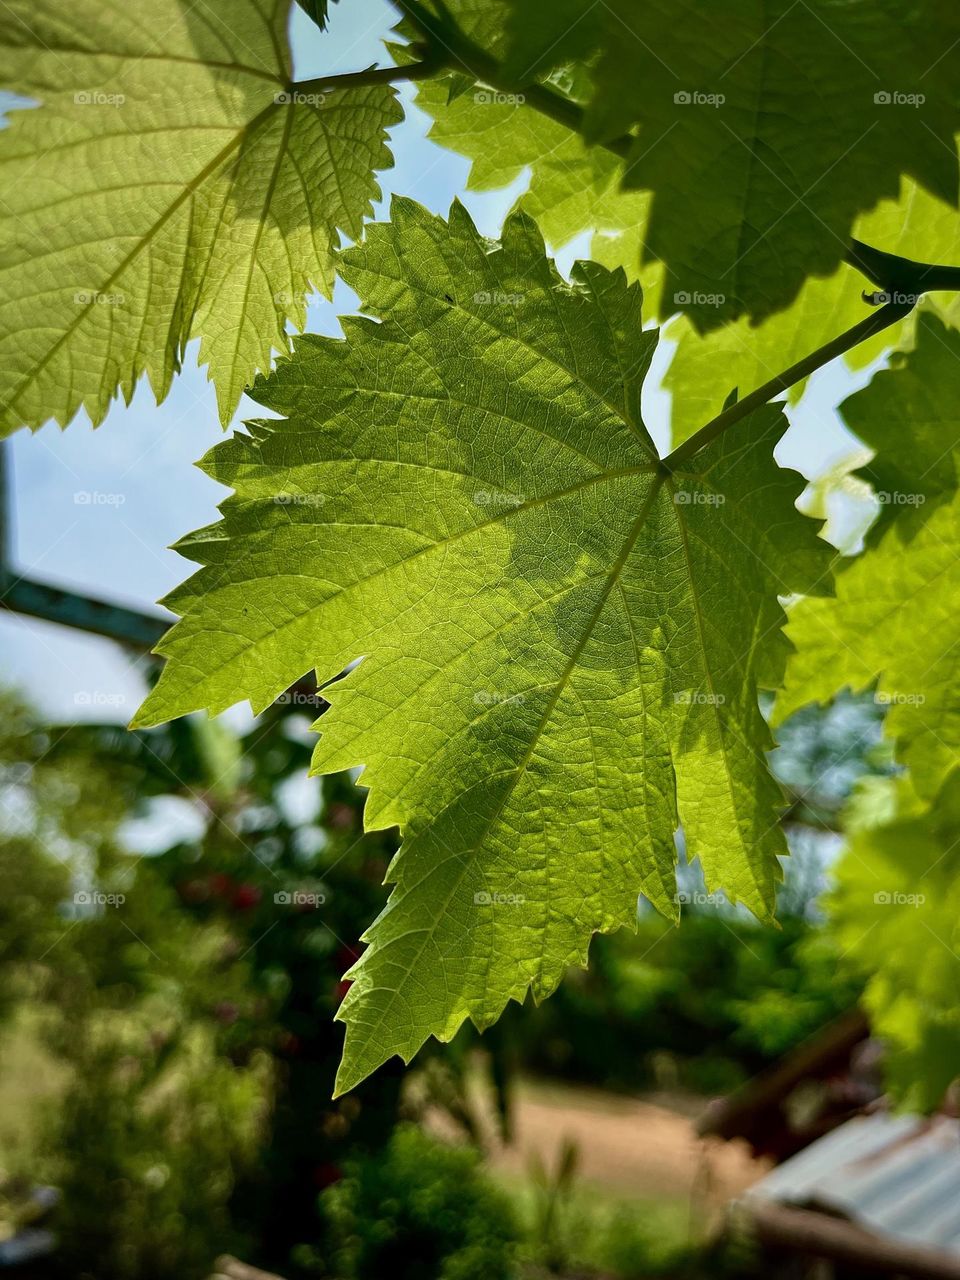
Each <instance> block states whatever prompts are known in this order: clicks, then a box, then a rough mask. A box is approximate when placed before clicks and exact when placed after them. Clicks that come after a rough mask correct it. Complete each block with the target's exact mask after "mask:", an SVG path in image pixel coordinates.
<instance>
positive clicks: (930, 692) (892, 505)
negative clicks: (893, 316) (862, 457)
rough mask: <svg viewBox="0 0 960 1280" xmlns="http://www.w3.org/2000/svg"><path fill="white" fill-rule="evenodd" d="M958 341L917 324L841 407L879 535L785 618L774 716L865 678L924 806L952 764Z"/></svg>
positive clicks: (959, 586) (959, 546)
mask: <svg viewBox="0 0 960 1280" xmlns="http://www.w3.org/2000/svg"><path fill="white" fill-rule="evenodd" d="M958 405H960V334H958V333H957V332H956V330H953V329H947V328H945V327H944V326H943V325H942V324H941V323H940V321H939V320H937V319H936V318H935V317H933V316H931V315H925V316H923V317H922V318H921V321H920V324H919V326H918V340H917V346H916V348H915V350H914V351H913V352H911V353H909V354H907V355H901V356H900V357H899V358H898V365H897V367H896V368H894V369H890V370H885V371H882V372H880V373H878V374H877V375H876V376H875V377H874V379H873V381H872V382H871V383H870V385H869V387H867V388H865V389H864V390H863V391H860V392H857V394H856V395H854V396H852V397H850V399H848V400H847V401H846V402H845V403H844V405H843V406H842V413H843V415H844V417H845V419H846V421H847V423H848V425H849V426H850V427H851V428H852V429H853V430H854V431H855V432H856V433H857V435H858V436H860V438H861V439H862V440H863V441H864V442H865V443H866V444H868V445H870V446H871V448H873V449H875V450H877V454H876V457H875V458H874V459H873V460H872V461H871V462H870V463H869V465H868V467H867V468H866V469H865V470H863V471H861V473H860V474H861V475H866V476H867V477H869V478H870V479H871V480H872V481H873V482H874V484H875V485H876V486H877V487H878V492H879V496H880V499H881V513H882V515H881V519H880V522H879V526H878V528H879V531H880V532H879V536H877V535H874V536H872V537H871V538H869V539H868V549H867V550H866V551H865V552H864V553H863V554H862V555H861V556H859V557H858V558H857V559H855V560H853V561H852V562H851V563H850V564H849V566H848V567H847V568H846V569H845V570H844V571H843V572H842V573H840V574H838V576H837V585H836V590H837V594H836V597H835V598H834V599H821V600H802V601H800V602H799V603H798V604H797V605H796V606H795V607H794V608H793V609H792V610H791V612H790V622H789V626H788V635H789V637H790V639H791V640H792V642H793V645H794V652H793V654H792V656H791V659H790V663H789V666H788V670H787V679H786V683H785V687H784V689H783V692H782V693H781V694H780V696H779V698H778V700H777V717H778V719H783V718H785V717H786V716H787V715H789V714H790V712H791V711H793V710H795V709H796V708H797V707H800V706H803V705H804V704H805V703H807V702H811V701H817V702H826V701H827V700H828V699H829V698H830V697H832V695H833V694H834V693H835V692H836V691H837V690H838V689H840V688H842V687H844V686H845V685H849V686H850V687H851V688H852V689H855V690H859V689H864V688H866V687H868V686H869V685H870V684H872V683H873V682H874V681H875V680H876V681H877V682H878V683H877V694H876V696H877V699H878V701H880V702H881V703H883V705H885V706H888V707H889V712H888V715H887V721H886V724H887V728H888V730H889V732H890V733H891V735H892V736H893V737H895V738H896V740H897V743H898V758H899V759H900V760H901V761H902V762H903V763H904V764H906V765H908V766H910V767H911V769H912V770H913V777H914V785H915V786H916V788H917V790H918V792H919V793H920V794H921V795H922V796H924V797H926V798H928V799H929V798H930V797H931V796H932V795H934V794H935V793H936V792H937V791H938V790H939V788H940V786H941V785H942V784H943V782H944V779H945V778H946V776H947V775H948V774H949V773H950V772H951V771H952V770H953V769H954V768H955V767H956V766H957V765H958V764H960V698H958V696H957V690H958V688H960V648H958V646H957V643H956V600H957V598H958V596H957V592H958V591H960V494H958V492H957V463H958V457H960V453H958V450H960V411H958Z"/></svg>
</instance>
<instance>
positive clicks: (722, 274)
mask: <svg viewBox="0 0 960 1280" xmlns="http://www.w3.org/2000/svg"><path fill="white" fill-rule="evenodd" d="M531 8H532V6H530V5H529V4H525V3H520V0H512V14H513V18H512V40H513V46H512V51H511V54H510V57H509V63H510V66H511V67H512V68H513V69H514V70H515V71H516V70H517V69H519V68H524V67H526V68H532V69H533V72H534V73H538V74H540V75H543V74H545V73H546V72H548V71H550V70H551V69H552V68H555V67H557V66H559V65H561V64H562V63H565V62H566V61H568V60H569V59H571V58H572V57H574V56H576V57H578V59H579V61H581V62H582V63H586V64H590V65H591V66H592V67H593V68H594V74H593V83H594V85H595V92H594V94H593V96H592V98H591V99H590V101H589V103H588V106H587V115H586V120H585V126H584V127H585V134H586V136H587V138H588V140H590V141H594V142H606V141H610V140H612V139H615V138H618V137H622V136H623V135H625V134H628V133H635V134H636V140H635V141H634V142H633V143H632V144H631V145H630V150H629V152H628V155H627V168H626V173H625V180H626V183H627V185H628V187H631V188H643V189H647V190H650V191H652V192H653V193H654V200H653V205H652V209H651V215H650V223H649V227H648V230H647V237H646V241H647V245H648V254H649V255H652V256H655V257H657V258H659V259H661V260H662V261H663V262H665V263H666V265H667V281H666V287H665V297H666V299H668V300H669V299H670V298H671V297H673V295H674V294H676V293H681V294H684V293H685V294H688V295H689V296H691V297H693V298H695V297H698V296H700V297H702V298H704V299H708V301H704V302H703V303H701V304H700V305H691V308H690V312H689V314H690V316H691V319H692V320H693V322H694V324H695V325H696V326H697V328H698V330H700V331H701V332H703V331H706V330H712V329H715V328H718V327H719V326H721V325H722V324H724V323H726V322H727V321H729V320H730V319H735V318H736V317H738V316H741V315H749V316H750V317H751V319H752V320H754V321H755V322H756V321H759V320H762V319H764V318H765V317H766V316H768V315H770V314H772V313H773V312H775V311H778V310H780V309H782V308H783V307H785V306H787V305H788V304H789V303H790V302H792V301H793V299H794V298H795V297H796V296H797V293H798V292H799V290H800V287H801V286H802V284H803V282H804V280H805V279H806V278H807V277H808V276H811V275H827V274H830V273H832V272H833V271H834V270H835V269H836V268H837V266H838V265H839V263H840V261H841V259H842V255H843V252H844V248H845V246H846V244H847V241H848V238H849V236H850V232H851V229H852V227H853V225H854V223H855V221H856V219H857V217H858V216H859V215H860V214H861V213H863V212H864V211H866V210H868V209H870V208H871V207H872V206H873V205H875V204H876V203H877V201H878V200H880V199H881V198H883V197H889V198H894V197H896V195H897V192H898V187H899V180H900V177H901V175H905V176H909V177H912V178H914V179H915V180H916V181H917V182H918V183H920V184H921V185H922V186H924V187H925V188H926V189H927V190H929V191H931V192H933V193H934V194H937V195H939V196H940V197H941V198H942V199H944V200H946V201H949V202H951V203H952V204H954V205H955V204H956V202H957V190H958V164H957V155H956V148H955V146H954V140H953V139H954V134H955V132H956V131H957V129H958V127H960V98H958V93H957V83H956V76H955V74H954V70H953V67H952V64H951V60H950V58H949V57H947V56H946V51H947V50H949V49H952V48H954V47H955V45H956V43H957V41H958V40H960V10H957V9H956V8H955V7H953V6H945V5H938V6H932V5H912V6H906V7H905V6H904V5H903V4H901V3H899V0H845V2H844V3H837V2H836V0H810V2H809V3H807V2H805V3H801V4H798V3H795V2H794V0H771V2H770V3H767V4H764V5H758V4H756V3H754V2H753V0H720V2H719V3H715V4H712V5H710V6H708V7H704V6H703V5H702V4H698V3H695V2H694V0H669V3H668V2H667V0H651V2H648V3H645V4H642V5H641V4H638V3H637V0H606V3H604V4H602V5H598V6H595V7H594V8H593V9H591V10H589V11H586V12H585V13H582V14H581V17H583V21H581V22H579V23H578V24H577V25H576V26H575V27H574V28H573V29H572V30H571V31H570V32H568V34H566V35H564V36H563V38H562V39H559V38H558V36H559V35H560V32H561V30H562V26H563V24H564V23H566V24H567V25H568V26H569V17H570V14H571V13H572V12H573V11H574V10H575V8H576V6H571V5H570V4H569V3H568V0H564V3H563V4H561V5H559V6H556V8H557V13H556V14H555V15H551V16H543V15H540V14H539V12H538V14H537V16H536V17H533V16H532V15H531ZM552 8H553V6H552ZM578 39H579V46H578V47H576V48H575V45H576V43H577V40H578ZM720 296H722V297H723V301H722V302H720V303H717V302H716V301H715V300H716V299H717V298H718V297H720Z"/></svg>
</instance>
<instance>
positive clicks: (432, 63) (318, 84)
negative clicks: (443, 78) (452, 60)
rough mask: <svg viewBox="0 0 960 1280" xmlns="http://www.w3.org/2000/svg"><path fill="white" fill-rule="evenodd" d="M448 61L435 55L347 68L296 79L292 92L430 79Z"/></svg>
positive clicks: (312, 91)
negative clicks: (404, 62) (359, 68)
mask: <svg viewBox="0 0 960 1280" xmlns="http://www.w3.org/2000/svg"><path fill="white" fill-rule="evenodd" d="M444 66H445V61H444V59H443V58H441V57H440V56H439V55H436V54H431V55H430V56H428V57H426V58H423V59H421V61H419V62H409V63H407V65H406V66H399V67H368V68H367V70H366V71H346V72H341V73H339V74H337V75H332V76H315V77H314V78H313V79H312V80H294V81H293V82H292V83H291V84H290V86H289V89H290V92H291V93H295V94H300V93H323V92H324V91H325V90H328V89H352V88H354V87H355V86H357V85H365V84H396V83H397V82H398V81H401V80H428V79H430V78H431V77H432V76H435V75H437V74H438V73H439V72H441V71H443V70H444Z"/></svg>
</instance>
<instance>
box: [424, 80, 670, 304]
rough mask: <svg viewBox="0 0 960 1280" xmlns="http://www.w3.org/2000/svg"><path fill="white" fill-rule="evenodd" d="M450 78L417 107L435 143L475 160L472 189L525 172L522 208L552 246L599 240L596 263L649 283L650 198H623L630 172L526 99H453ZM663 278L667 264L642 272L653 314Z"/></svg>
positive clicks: (481, 92)
mask: <svg viewBox="0 0 960 1280" xmlns="http://www.w3.org/2000/svg"><path fill="white" fill-rule="evenodd" d="M460 79H462V78H457V77H448V78H447V79H440V80H434V81H430V80H428V81H426V82H424V83H421V84H419V85H418V86H417V106H418V107H420V108H421V109H422V110H424V111H425V112H426V113H427V115H428V116H430V118H431V119H432V121H433V124H432V125H431V127H430V132H429V134H428V137H430V138H432V139H433V141H434V142H436V143H438V144H439V145H440V146H443V147H447V148H449V149H450V150H451V151H455V152H457V153H458V154H459V155H462V156H466V157H467V158H468V159H469V160H470V161H471V168H470V174H469V177H468V179H467V189H468V190H470V191H490V190H497V189H498V188H501V187H507V186H509V185H510V184H511V183H513V182H515V181H516V180H517V178H519V177H520V176H521V175H522V174H523V173H524V171H525V170H528V171H529V186H528V188H527V190H526V192H525V193H524V194H523V196H522V197H521V200H520V204H521V205H522V207H523V208H524V209H526V210H527V212H528V213H529V214H530V215H531V216H532V217H533V218H534V219H535V220H536V222H537V223H538V225H539V226H540V229H541V230H542V231H543V233H544V235H545V236H546V238H547V240H548V242H549V243H550V245H551V246H553V247H554V248H555V249H561V248H563V246H564V245H566V244H568V243H569V242H570V241H571V240H573V239H574V238H575V237H577V236H579V235H581V234H582V233H583V232H585V231H588V232H592V233H594V241H593V246H592V257H593V258H594V259H595V260H596V261H599V262H602V263H603V264H604V265H605V266H610V267H618V266H622V267H623V268H624V270H625V271H626V272H627V274H628V276H629V277H630V278H631V279H638V278H640V276H641V270H640V263H641V247H642V244H643V233H644V230H645V228H646V224H647V214H648V210H649V204H650V198H649V196H648V194H647V193H646V192H639V191H622V190H621V182H622V177H623V166H622V164H621V163H620V161H619V160H618V159H617V157H616V156H614V155H612V154H611V153H610V152H609V151H605V150H603V149H602V148H597V147H588V146H587V145H586V144H585V143H584V142H583V140H582V139H581V138H580V136H579V135H578V134H576V133H571V132H570V130H569V129H567V128H565V127H564V126H563V125H560V124H557V123H556V122H555V121H554V120H551V119H550V118H549V117H547V116H544V115H541V114H540V113H539V112H537V111H535V110H534V109H533V107H530V106H528V105H527V104H526V103H525V101H523V100H522V98H523V95H522V94H520V95H516V94H508V93H501V92H498V91H496V90H493V89H489V88H484V87H483V86H479V85H474V84H472V83H471V84H470V87H469V90H466V91H464V90H463V86H462V84H461V85H460V92H459V94H458V96H457V97H456V98H455V99H453V100H452V101H451V100H450V96H449V89H448V85H449V84H451V83H453V82H454V81H459V80H460ZM662 275H663V272H662V269H661V267H660V266H659V264H652V265H648V266H647V267H646V269H645V270H644V271H643V272H642V280H643V285H644V297H645V298H646V300H647V307H648V310H650V311H652V312H656V310H657V306H658V303H659V294H660V283H661V277H662Z"/></svg>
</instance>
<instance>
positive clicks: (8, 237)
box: [0, 0, 401, 431]
mask: <svg viewBox="0 0 960 1280" xmlns="http://www.w3.org/2000/svg"><path fill="white" fill-rule="evenodd" d="M288 16H289V0H280V2H279V3H275V4H271V5H269V6H263V5H260V4H258V3H257V2H256V0H204V3H203V4H200V5H189V4H185V3H181V0H154V3H152V4H150V5H147V6H143V5H131V4H125V3H120V2H119V0H111V2H107V0H75V2H74V3H71V4H69V5H63V4H60V3H58V2H57V0H9V2H8V3H6V4H5V5H4V11H3V20H2V23H0V73H2V77H3V81H4V84H5V85H6V86H7V87H8V88H11V89H13V90H15V91H16V92H17V93H19V94H23V95H25V96H27V97H29V98H33V99H35V100H36V101H37V102H39V103H40V105H39V106H38V107H36V108H31V109H27V110H20V111H16V112H14V113H13V114H12V117H11V120H10V127H9V128H7V129H5V130H3V131H2V132H0V223H2V233H3V242H4V249H3V252H2V256H0V292H2V297H0V431H10V430H12V429H14V428H16V427H19V426H21V425H29V426H32V427H37V426H40V425H41V424H42V423H43V422H45V421H46V420H47V419H49V418H54V419H56V421H58V422H60V423H61V424H65V423H66V422H67V421H68V420H69V419H70V418H72V417H73V415H74V414H75V413H76V412H77V410H78V409H80V408H81V407H83V408H85V409H86V410H87V412H88V413H89V415H90V417H91V418H92V419H93V421H94V422H95V423H97V422H99V421H101V419H102V418H103V417H104V415H105V413H106V411H107V408H108V406H109V404H110V401H111V399H112V397H113V395H114V394H115V392H116V391H118V390H119V391H120V392H121V393H122V394H123V395H124V397H125V398H126V399H128V400H129V398H130V396H131V395H132V393H133V389H134V387H135V385H136V382H137V379H138V377H139V376H140V375H141V374H142V373H144V372H146V373H147V374H148V376H149V378H150V382H151V385H152V386H153V389H154V391H155V392H156V394H157V397H158V398H162V397H163V396H164V395H165V394H166V392H167V390H168V389H169V386H170V381H171V379H172V377H173V374H174V373H175V372H176V371H177V369H178V368H179V366H180V361H181V359H182V355H183V349H184V346H185V344H186V343H187V341H188V340H189V339H190V338H192V337H197V336H199V337H200V338H201V340H202V341H201V347H200V358H201V360H203V361H205V362H207V363H208V364H209V368H210V376H211V377H212V379H213V380H214V382H215V383H216V388H217V398H218V402H219V407H220V413H221V416H222V418H223V419H224V421H226V420H227V419H228V418H229V417H230V415H231V413H232V412H233V410H234V409H235V407H236V404H237V401H238V400H239V398H240V394H241V392H242V390H243V388H244V387H245V386H246V385H247V383H248V382H249V381H250V379H251V378H252V376H253V374H254V373H255V372H256V370H258V369H265V368H268V367H269V364H270V358H271V352H272V351H273V350H274V349H276V350H287V349H288V348H289V338H288V337H287V334H286V325H287V322H288V321H291V322H292V323H293V324H294V325H295V326H297V327H298V328H302V327H303V326H304V323H305V319H306V297H307V295H308V294H309V293H310V291H311V289H312V288H313V287H314V286H316V287H317V288H320V289H322V290H323V291H324V292H326V293H327V294H329V293H330V291H331V289H332V285H333V260H332V251H333V250H334V249H335V248H336V247H337V244H338V228H339V229H342V230H343V231H345V232H347V233H348V234H349V235H351V236H357V235H359V234H360V230H361V227H362V221H363V217H364V215H365V214H367V213H368V212H369V211H370V208H371V202H372V201H373V200H375V199H377V198H378V196H379V189H378V187H377V183H376V181H375V180H374V177H373V173H374V170H376V169H383V168H385V167H387V166H388V165H389V164H390V163H391V161H390V154H389V151H388V150H387V147H386V143H385V136H386V135H385V132H384V131H385V129H386V128H387V126H388V125H392V124H396V123H397V122H398V120H399V119H400V118H401V113H400V110H399V108H398V106H397V104H396V100H395V96H394V91H393V89H392V88H390V87H389V86H384V85H374V86H361V87H359V88H349V89H342V88H341V89H337V90H331V91H330V92H328V93H326V94H324V95H312V96H310V95H307V96H304V95H297V94H291V93H289V92H288V83H289V79H290V66H289V51H288V48H287V35H286V25H287V19H288Z"/></svg>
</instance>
